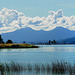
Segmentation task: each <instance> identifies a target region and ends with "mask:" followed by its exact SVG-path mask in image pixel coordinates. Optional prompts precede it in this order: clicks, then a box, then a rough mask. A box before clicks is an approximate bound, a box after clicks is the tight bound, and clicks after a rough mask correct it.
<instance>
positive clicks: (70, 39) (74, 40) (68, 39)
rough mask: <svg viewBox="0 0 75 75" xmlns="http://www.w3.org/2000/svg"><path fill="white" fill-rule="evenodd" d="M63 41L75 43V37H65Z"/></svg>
mask: <svg viewBox="0 0 75 75" xmlns="http://www.w3.org/2000/svg"><path fill="white" fill-rule="evenodd" d="M60 42H61V43H65V44H66V43H68V44H75V37H72V38H67V39H64V40H61V41H60Z"/></svg>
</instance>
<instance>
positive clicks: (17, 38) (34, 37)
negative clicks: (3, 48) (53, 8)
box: [2, 27, 75, 42]
mask: <svg viewBox="0 0 75 75" xmlns="http://www.w3.org/2000/svg"><path fill="white" fill-rule="evenodd" d="M71 37H75V31H70V30H68V29H66V28H63V27H56V28H55V29H53V30H50V31H44V30H39V31H36V30H33V29H31V28H29V27H27V28H22V29H18V30H16V31H14V32H9V33H4V34H2V38H3V39H4V41H6V40H8V39H11V40H12V41H14V42H23V41H27V42H28V41H29V42H39V41H41V42H42V41H44V42H45V41H48V40H54V39H55V40H60V39H67V38H71Z"/></svg>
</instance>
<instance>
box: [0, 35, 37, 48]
mask: <svg viewBox="0 0 75 75" xmlns="http://www.w3.org/2000/svg"><path fill="white" fill-rule="evenodd" d="M0 48H38V46H34V45H30V44H26V43H23V44H19V43H13V42H12V40H7V41H6V43H5V42H4V41H3V39H2V37H1V35H0Z"/></svg>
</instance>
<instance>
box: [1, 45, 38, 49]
mask: <svg viewBox="0 0 75 75" xmlns="http://www.w3.org/2000/svg"><path fill="white" fill-rule="evenodd" d="M0 48H38V46H34V45H30V44H0Z"/></svg>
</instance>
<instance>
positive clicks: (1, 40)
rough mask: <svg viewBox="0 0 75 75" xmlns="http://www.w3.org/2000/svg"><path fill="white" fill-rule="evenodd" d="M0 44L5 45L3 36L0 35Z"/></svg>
mask: <svg viewBox="0 0 75 75" xmlns="http://www.w3.org/2000/svg"><path fill="white" fill-rule="evenodd" d="M0 43H4V41H3V39H2V37H1V35H0Z"/></svg>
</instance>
